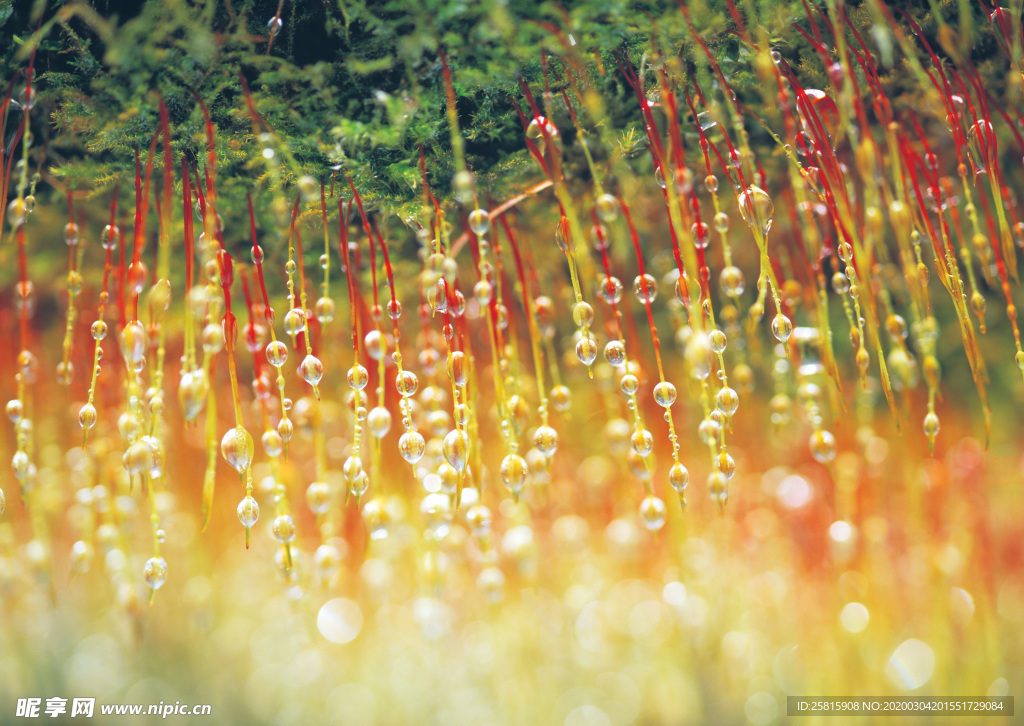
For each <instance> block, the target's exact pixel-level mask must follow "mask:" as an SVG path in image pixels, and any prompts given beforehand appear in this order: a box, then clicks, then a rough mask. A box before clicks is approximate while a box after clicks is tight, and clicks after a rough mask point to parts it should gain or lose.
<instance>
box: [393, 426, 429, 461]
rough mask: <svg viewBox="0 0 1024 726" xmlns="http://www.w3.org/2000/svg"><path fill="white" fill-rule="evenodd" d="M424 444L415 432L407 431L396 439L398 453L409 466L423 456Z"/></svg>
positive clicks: (421, 437)
mask: <svg viewBox="0 0 1024 726" xmlns="http://www.w3.org/2000/svg"><path fill="white" fill-rule="evenodd" d="M425 449H426V442H425V441H424V440H423V436H421V435H420V434H419V433H418V432H416V431H407V432H406V433H404V434H402V436H401V438H399V439H398V453H400V454H401V455H402V458H403V459H405V460H406V461H407V462H409V463H410V464H415V463H416V462H417V461H419V460H420V458H422V456H423V452H424V450H425Z"/></svg>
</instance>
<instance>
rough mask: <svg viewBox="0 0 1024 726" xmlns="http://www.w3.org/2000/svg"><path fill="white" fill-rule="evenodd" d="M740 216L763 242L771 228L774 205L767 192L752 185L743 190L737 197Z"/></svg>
mask: <svg viewBox="0 0 1024 726" xmlns="http://www.w3.org/2000/svg"><path fill="white" fill-rule="evenodd" d="M739 207H740V216H741V217H743V221H744V222H746V223H747V224H748V225H749V226H750V228H751V229H753V230H754V232H755V233H756V234H759V235H760V237H761V239H762V240H763V239H764V238H765V237H767V236H768V231H769V230H770V229H771V228H772V219H773V218H774V215H775V205H774V204H773V203H772V198H771V197H770V196H768V192H766V191H765V190H764V189H762V188H761V187H758V186H754V185H753V184H752V185H750V186H749V187H747V188H746V190H744V191H743V192H742V193H741V194H740V197H739Z"/></svg>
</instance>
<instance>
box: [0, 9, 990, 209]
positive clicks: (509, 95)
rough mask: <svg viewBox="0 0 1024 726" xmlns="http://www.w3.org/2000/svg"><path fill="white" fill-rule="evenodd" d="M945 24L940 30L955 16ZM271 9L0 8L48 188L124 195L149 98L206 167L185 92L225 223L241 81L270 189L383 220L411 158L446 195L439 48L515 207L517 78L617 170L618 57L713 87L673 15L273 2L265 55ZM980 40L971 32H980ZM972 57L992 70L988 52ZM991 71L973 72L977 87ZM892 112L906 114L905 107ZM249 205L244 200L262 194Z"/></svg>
mask: <svg viewBox="0 0 1024 726" xmlns="http://www.w3.org/2000/svg"><path fill="white" fill-rule="evenodd" d="M947 5H948V6H949V7H948V8H946V11H947V12H948V13H949V14H950V15H951V16H952V17H953V18H954V19H955V17H956V12H957V7H956V6H955V4H948V3H947ZM688 6H689V11H690V14H691V17H692V18H693V20H694V23H695V24H696V25H697V27H698V28H699V29H700V30H701V32H702V37H703V38H704V39H705V40H706V42H707V43H708V44H709V45H710V46H711V47H712V48H713V49H714V52H715V54H716V55H717V56H718V57H719V58H720V59H721V61H722V66H723V70H725V72H726V73H727V74H728V75H729V77H730V82H731V83H732V84H733V85H734V87H735V88H736V90H737V91H738V92H739V93H740V94H742V95H743V96H744V99H745V100H746V101H748V102H749V103H750V104H751V107H752V108H753V109H754V110H755V111H757V112H758V113H759V115H762V116H765V117H771V114H773V113H776V110H775V109H772V108H766V109H763V113H762V111H761V110H758V109H759V108H760V106H762V105H763V98H762V96H761V93H762V89H760V88H759V81H758V79H757V77H756V75H755V73H754V70H753V68H752V66H751V64H750V63H749V60H750V58H749V52H748V50H747V49H746V48H745V47H743V46H742V45H741V43H740V42H739V41H738V40H737V38H736V37H735V36H734V35H730V34H728V31H730V29H732V28H733V21H732V19H731V16H730V15H729V13H728V11H727V9H726V8H725V5H724V3H723V2H720V1H719V0H701V1H699V2H692V3H688ZM740 6H741V8H742V10H743V12H744V13H745V14H746V17H747V19H748V24H749V25H750V26H751V27H753V28H757V29H758V31H757V32H758V37H757V39H758V40H759V41H761V42H770V41H772V40H773V39H778V38H783V37H784V38H785V39H786V40H785V42H784V43H783V42H781V41H780V44H779V49H780V50H782V51H783V52H784V53H785V54H786V55H787V57H789V58H791V59H792V60H793V65H794V66H795V67H796V68H798V71H799V72H800V73H802V74H804V75H805V76H806V77H807V80H808V82H809V84H810V85H812V86H818V87H823V86H825V85H826V84H827V82H828V80H827V78H825V74H824V73H823V71H822V67H821V63H820V61H819V59H818V58H817V57H816V55H815V53H814V51H813V50H811V49H810V46H808V45H807V44H806V42H805V41H804V40H803V39H802V38H800V37H799V36H798V35H797V34H795V33H794V32H792V30H791V28H790V26H791V24H792V23H793V22H797V21H799V22H802V23H803V24H804V25H805V26H806V18H805V16H804V11H803V5H802V3H800V2H796V1H793V2H771V1H768V0H757V2H755V1H754V0H749V1H748V2H745V3H740ZM276 8H277V0H241V1H239V0H234V1H233V2H222V1H221V0H149V1H148V2H145V3H143V4H142V5H141V6H140V7H138V8H135V7H134V6H132V5H130V4H127V3H126V4H124V5H123V6H122V5H121V4H119V3H115V2H112V1H111V2H103V1H102V0H101V1H100V2H98V3H96V10H93V9H92V6H89V5H87V4H86V3H81V2H70V1H68V2H51V3H49V4H47V5H46V7H45V10H43V6H42V4H41V3H33V4H29V3H20V4H15V3H14V2H13V1H12V0H0V48H4V49H5V50H4V52H3V53H2V55H0V72H2V73H3V75H4V77H5V78H6V79H7V81H8V82H10V81H11V79H15V78H19V80H18V81H17V82H16V84H15V85H16V86H17V85H18V84H22V83H23V79H22V78H21V76H22V75H23V73H24V70H25V68H26V66H27V62H28V53H29V50H30V48H31V47H32V45H33V43H32V38H33V33H34V29H35V27H36V22H37V20H38V17H39V13H40V12H41V13H42V25H41V40H40V42H39V48H38V55H37V58H36V72H37V82H38V89H39V101H38V104H37V109H40V110H42V113H40V112H39V111H37V112H35V123H34V129H35V130H36V133H37V135H41V138H43V139H45V140H46V142H47V148H48V149H49V150H50V153H51V156H52V158H51V159H50V160H49V163H50V164H51V169H50V172H51V173H52V175H53V176H54V177H56V178H57V179H59V180H61V181H62V183H64V184H67V185H69V186H70V187H72V188H74V189H76V190H82V191H85V190H88V191H102V190H103V189H106V188H109V187H111V186H112V185H113V184H115V183H120V184H121V187H122V188H123V189H130V188H131V186H132V179H133V175H134V155H135V150H136V149H140V150H142V152H143V153H145V150H146V149H147V148H148V147H149V144H150V141H151V139H152V137H153V134H154V133H155V132H156V129H157V124H158V113H157V104H158V99H159V97H160V96H162V97H163V98H164V99H165V101H166V103H167V106H168V108H169V111H170V118H171V123H172V133H173V138H174V150H175V153H176V154H185V155H186V156H187V157H188V158H190V159H193V160H198V159H205V138H204V136H203V121H202V115H201V113H200V110H199V108H198V105H197V104H196V102H195V99H194V97H193V95H192V90H194V91H195V92H196V93H197V94H198V95H199V96H200V97H201V98H203V99H204V100H205V102H206V103H207V104H208V106H209V107H210V110H211V113H212V114H213V119H214V123H215V125H216V129H217V155H218V165H219V169H218V178H219V179H220V180H221V183H222V185H223V191H224V198H225V206H226V207H228V209H227V210H226V212H225V213H226V214H233V213H236V212H237V214H239V215H241V214H242V210H241V205H242V203H243V201H244V189H245V188H246V187H247V186H250V185H252V184H253V183H254V181H255V180H258V183H259V185H260V186H261V187H268V186H269V185H271V184H273V183H275V182H274V177H273V176H271V175H267V174H262V173H260V174H256V177H255V180H254V177H253V170H254V169H258V168H259V163H258V160H259V154H260V152H261V151H262V146H263V145H262V144H261V143H260V142H259V140H258V138H257V136H256V133H255V132H254V129H253V123H252V120H251V118H250V116H249V114H248V112H247V110H246V104H245V100H244V97H243V95H242V89H241V83H240V81H239V77H240V74H241V75H243V76H244V77H245V78H246V79H247V80H248V83H249V86H250V88H251V89H252V94H253V101H254V105H255V108H256V110H257V111H258V113H259V114H260V116H261V117H262V118H263V119H264V120H265V121H266V123H267V124H268V125H269V126H270V127H271V128H272V129H273V131H274V133H275V134H276V136H277V137H278V138H279V139H281V140H284V141H285V142H286V144H287V147H288V149H289V150H290V153H289V154H287V155H285V157H284V158H282V162H283V164H284V167H283V170H282V171H283V174H282V175H281V176H280V178H279V180H278V183H290V182H292V181H294V179H295V178H297V177H298V176H300V175H303V174H310V175H312V176H314V177H317V178H328V177H330V176H331V175H332V174H333V173H336V172H340V173H341V174H351V175H352V176H353V178H354V180H355V183H356V184H357V186H358V187H359V188H360V190H361V191H362V193H363V194H364V195H365V198H366V200H367V202H368V204H370V206H372V207H378V206H386V207H390V208H398V207H405V206H406V205H410V204H413V203H415V201H416V200H417V199H418V196H419V193H420V183H421V182H420V172H419V149H420V146H421V145H422V147H424V149H425V150H426V152H427V155H428V159H429V175H430V176H429V178H430V183H431V185H432V187H433V188H434V189H435V191H436V193H438V194H439V195H441V196H447V195H448V194H449V193H450V192H449V190H450V180H451V176H452V174H454V172H455V163H454V159H453V157H452V144H451V137H450V132H449V128H448V123H447V118H446V116H445V113H444V109H445V106H446V102H445V90H444V85H443V81H442V74H441V65H440V62H439V60H438V56H439V53H438V50H439V49H440V48H442V47H443V48H446V49H447V50H448V52H449V55H450V58H451V66H452V71H453V74H454V85H455V90H456V93H457V95H458V104H457V110H458V115H459V123H460V126H461V129H462V135H463V137H464V139H465V140H466V153H467V159H466V161H467V163H468V165H469V166H470V167H471V168H472V169H473V170H474V172H476V173H477V175H478V176H479V177H480V180H481V182H480V183H481V184H482V186H483V188H484V189H485V190H486V192H487V193H488V194H492V195H494V196H495V197H499V198H500V197H504V196H508V195H511V194H513V193H515V192H516V191H518V190H520V189H521V188H522V187H523V186H524V184H525V179H524V177H529V175H530V174H533V175H534V177H535V176H536V170H535V169H534V168H533V167H531V165H530V164H529V163H528V162H529V157H528V153H527V151H526V148H525V143H524V141H523V134H522V128H521V126H520V123H519V119H518V115H517V114H516V112H515V110H514V107H513V100H515V102H517V103H519V104H520V105H521V106H523V107H524V109H525V110H526V112H527V113H529V109H528V108H527V107H526V104H525V101H524V98H523V94H522V92H521V90H520V88H519V81H518V78H519V77H520V75H521V76H522V77H523V78H524V79H526V80H527V81H528V82H529V83H530V85H531V87H532V88H533V91H534V94H535V95H536V96H537V98H538V99H539V100H540V99H542V98H543V94H542V89H543V84H544V80H543V76H542V71H541V68H542V65H541V60H542V58H543V57H544V55H545V54H549V58H550V74H551V75H550V82H551V83H552V85H553V86H554V87H555V88H556V90H557V89H560V88H561V87H562V85H563V81H562V80H560V79H564V78H565V74H566V67H567V64H575V65H577V66H578V69H579V70H578V72H577V75H578V77H579V82H580V84H581V86H582V87H583V88H587V87H591V86H592V87H594V88H595V89H596V90H597V92H598V93H599V94H600V96H601V97H602V98H604V99H605V100H606V103H608V104H609V108H608V114H609V122H610V123H612V124H614V126H615V129H614V140H615V142H616V145H617V146H618V148H617V149H615V148H609V149H605V150H604V151H598V152H597V153H598V154H599V155H600V154H602V153H603V154H610V153H621V154H623V155H626V156H631V155H633V154H635V153H637V151H638V150H641V149H642V136H643V134H642V132H641V131H639V123H640V115H639V110H638V109H637V107H636V102H635V99H634V98H632V93H631V91H629V89H628V88H626V86H625V84H624V83H623V80H622V77H621V74H620V73H619V72H618V68H617V66H616V62H615V58H614V53H615V52H617V51H622V52H625V53H626V54H627V55H628V57H629V58H630V60H631V61H632V62H633V63H634V64H635V65H640V63H641V62H642V61H643V60H644V58H645V54H647V55H648V56H649V54H650V50H651V41H652V40H653V41H654V43H655V44H656V45H657V47H658V48H660V49H661V50H662V51H664V52H665V53H666V54H669V55H671V54H675V53H677V52H679V51H680V49H681V50H682V57H683V58H684V59H685V60H686V61H687V62H688V63H690V64H691V67H692V68H693V69H694V70H695V71H696V72H697V76H698V78H700V79H701V82H702V83H707V84H710V83H711V82H712V80H711V77H710V75H708V71H707V69H706V61H705V60H704V58H703V54H702V53H701V52H700V51H699V50H697V49H695V48H692V47H683V40H684V39H685V38H686V37H687V32H686V29H685V21H684V18H683V15H682V14H681V13H680V11H679V9H678V7H677V6H676V5H675V4H674V3H664V4H662V3H644V2H630V1H629V0H583V1H581V2H574V3H572V4H571V6H569V7H563V6H562V5H560V4H558V3H555V2H529V1H527V0H503V1H494V0H422V1H419V2H409V1H408V0H329V1H328V2H292V1H289V2H285V4H284V11H283V14H282V21H283V27H282V30H281V32H280V33H279V34H278V35H277V36H276V37H275V38H274V39H273V42H272V44H270V43H268V28H267V20H268V19H269V18H271V17H273V15H274V13H275V11H276ZM133 11H134V14H132V13H133ZM914 12H915V13H916V14H917V15H918V16H919V17H920V18H921V20H922V23H924V25H925V27H926V31H927V32H933V31H934V30H935V27H936V24H935V23H934V22H933V21H932V19H931V16H930V12H931V10H930V9H929V8H928V7H923V8H920V9H918V10H915V11H914ZM851 15H852V16H853V17H854V18H856V20H857V23H858V25H860V26H861V27H862V28H865V29H867V26H868V25H869V24H870V23H871V18H870V15H869V14H868V13H867V12H866V11H865V12H858V11H857V9H856V8H854V9H853V10H852V11H851ZM976 20H977V19H976ZM977 32H978V33H979V34H981V35H984V33H986V32H988V31H987V30H986V29H985V27H984V24H983V23H981V22H980V21H978V22H977ZM869 35H870V33H869ZM268 45H269V46H270V47H269V52H268ZM982 46H984V43H982ZM989 50H990V51H993V52H994V50H995V48H994V44H992V43H989ZM980 60H984V58H982V59H980ZM989 66H991V67H989ZM1002 67H1004V66H1002V65H1001V64H998V63H997V64H989V65H985V64H984V63H983V64H982V65H981V68H982V72H983V73H984V74H985V75H986V76H988V75H993V74H997V73H998V72H999V71H998V69H999V68H1002ZM891 70H892V75H891V76H887V77H885V78H884V79H883V81H884V82H885V83H886V84H887V85H888V86H889V87H890V88H892V89H893V91H894V95H898V93H899V91H901V90H902V88H901V85H900V84H901V80H900V72H899V69H898V68H893V69H891ZM904 75H906V74H904ZM916 93H917V94H919V93H920V90H918V91H917V92H916ZM554 99H555V100H554V102H553V106H554V107H555V111H554V113H553V115H554V116H555V117H556V120H558V122H559V125H560V126H561V125H562V120H559V117H565V118H564V123H565V124H566V126H565V128H569V126H570V124H569V122H568V117H567V116H566V114H565V113H564V111H563V110H562V109H561V106H560V98H559V94H558V93H556V94H555V96H554ZM905 100H906V101H907V102H908V103H913V100H914V97H911V98H909V99H905ZM47 122H48V123H47ZM752 133H753V135H754V136H755V137H756V138H755V141H760V142H761V143H767V142H768V140H767V139H766V138H760V136H758V133H757V130H756V129H755V130H754V131H753V132H752ZM570 143H571V139H570ZM567 164H568V168H567V170H566V171H567V174H569V175H574V174H585V171H584V169H585V165H584V163H583V158H582V156H581V155H579V154H575V155H574V154H572V153H568V154H567ZM533 180H535V178H534V179H533ZM255 191H256V193H257V197H258V196H259V194H260V192H261V191H265V189H260V188H257V189H255ZM232 207H234V209H232Z"/></svg>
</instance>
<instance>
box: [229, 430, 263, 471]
mask: <svg viewBox="0 0 1024 726" xmlns="http://www.w3.org/2000/svg"><path fill="white" fill-rule="evenodd" d="M255 450H256V444H255V443H254V442H253V440H252V436H250V435H249V432H248V431H246V430H245V427H244V426H236V427H235V428H233V429H231V430H229V431H228V432H227V433H226V434H224V438H222V439H221V441H220V451H221V454H222V455H223V456H224V460H225V461H226V462H227V463H228V465H229V466H231V468H233V469H234V470H235V471H237V472H239V473H241V472H244V471H245V470H246V469H248V468H249V465H250V464H251V463H252V457H253V454H254V453H255Z"/></svg>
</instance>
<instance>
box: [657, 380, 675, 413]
mask: <svg viewBox="0 0 1024 726" xmlns="http://www.w3.org/2000/svg"><path fill="white" fill-rule="evenodd" d="M675 401H676V387H675V386H673V385H672V384H671V383H669V382H668V381H661V382H660V383H658V384H657V385H656V386H655V387H654V402H655V403H657V404H658V405H659V406H661V407H663V408H668V407H669V406H671V405H672V404H673V403H675Z"/></svg>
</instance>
